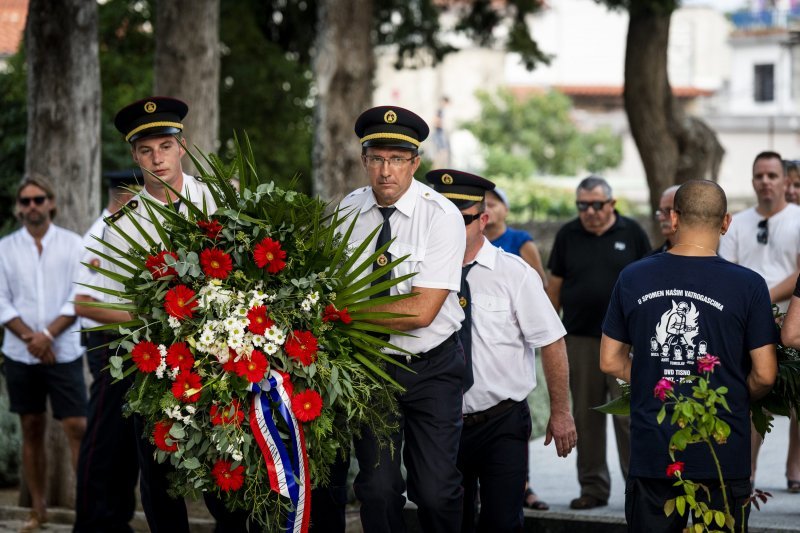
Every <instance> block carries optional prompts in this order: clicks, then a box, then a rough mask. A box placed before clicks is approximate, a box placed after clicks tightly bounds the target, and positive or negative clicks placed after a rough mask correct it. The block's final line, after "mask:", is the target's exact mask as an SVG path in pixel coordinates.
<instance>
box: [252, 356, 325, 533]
mask: <svg viewBox="0 0 800 533" xmlns="http://www.w3.org/2000/svg"><path fill="white" fill-rule="evenodd" d="M250 390H252V391H253V392H254V393H255V394H253V403H252V406H251V409H250V428H251V429H252V430H253V435H254V436H255V438H256V442H258V446H259V448H261V453H262V455H263V456H264V462H265V463H266V464H267V474H268V476H269V485H270V488H271V489H272V490H274V491H275V492H277V493H279V494H280V495H281V496H284V497H286V498H289V500H290V501H291V502H292V506H293V508H294V509H293V510H292V511H291V512H289V515H288V517H287V520H286V529H285V531H287V532H291V533H307V532H308V526H309V522H310V518H309V517H310V515H311V479H310V476H309V472H308V456H307V455H306V441H305V436H304V435H303V427H302V426H301V425H300V424H299V423H298V422H297V419H296V418H295V416H294V413H293V412H292V408H291V405H292V401H291V399H290V398H289V395H288V394H287V392H286V389H284V388H283V377H282V376H281V375H280V374H278V373H277V372H275V371H274V370H270V372H269V376H268V377H266V378H264V380H263V381H261V383H258V384H256V383H253V384H252V385H251V389H250ZM273 411H274V413H273ZM273 414H274V415H275V416H279V417H280V418H281V419H282V420H283V421H284V422H285V423H286V425H287V427H288V428H289V442H288V443H284V442H283V440H281V436H280V433H279V432H278V427H277V426H276V425H275V420H274V419H273ZM286 444H288V449H287V445H286Z"/></svg>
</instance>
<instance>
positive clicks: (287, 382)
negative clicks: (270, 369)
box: [275, 370, 294, 398]
mask: <svg viewBox="0 0 800 533" xmlns="http://www.w3.org/2000/svg"><path fill="white" fill-rule="evenodd" d="M275 372H277V373H278V374H280V375H281V377H282V378H283V388H284V389H285V390H286V394H288V395H289V398H291V397H292V394H294V384H293V383H292V376H290V375H289V374H288V373H287V372H284V371H283V370H275Z"/></svg>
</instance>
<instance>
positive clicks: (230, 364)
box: [222, 348, 239, 372]
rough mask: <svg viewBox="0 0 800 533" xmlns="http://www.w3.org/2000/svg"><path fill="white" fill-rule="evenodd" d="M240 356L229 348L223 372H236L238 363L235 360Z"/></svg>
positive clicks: (223, 364)
mask: <svg viewBox="0 0 800 533" xmlns="http://www.w3.org/2000/svg"><path fill="white" fill-rule="evenodd" d="M238 356H239V354H237V353H236V352H235V351H234V350H232V349H230V348H228V360H227V361H225V362H224V363H222V370H224V371H225V372H236V363H235V362H234V359H236V358H237V357H238Z"/></svg>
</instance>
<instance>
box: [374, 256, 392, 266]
mask: <svg viewBox="0 0 800 533" xmlns="http://www.w3.org/2000/svg"><path fill="white" fill-rule="evenodd" d="M375 262H376V263H378V266H386V263H388V262H389V259H387V258H386V256H385V255H383V254H381V255H379V256H378V259H376V260H375Z"/></svg>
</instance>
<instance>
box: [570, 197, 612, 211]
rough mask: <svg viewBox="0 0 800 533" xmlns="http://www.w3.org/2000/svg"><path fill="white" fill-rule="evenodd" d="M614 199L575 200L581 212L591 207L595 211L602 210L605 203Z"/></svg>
mask: <svg viewBox="0 0 800 533" xmlns="http://www.w3.org/2000/svg"><path fill="white" fill-rule="evenodd" d="M612 201H613V200H612V199H610V198H609V199H608V200H595V201H594V202H575V207H577V208H578V211H581V212H583V211H586V210H587V209H589V208H590V207H591V208H592V209H594V210H595V211H600V210H601V209H603V206H604V205H606V204H607V203H609V202H612Z"/></svg>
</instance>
